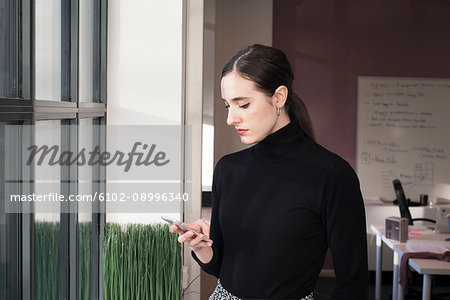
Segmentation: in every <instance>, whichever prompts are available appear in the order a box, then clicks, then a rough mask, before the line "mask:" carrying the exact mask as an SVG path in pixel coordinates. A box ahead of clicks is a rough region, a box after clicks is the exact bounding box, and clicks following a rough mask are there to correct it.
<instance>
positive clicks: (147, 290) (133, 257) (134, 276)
mask: <svg viewBox="0 0 450 300" xmlns="http://www.w3.org/2000/svg"><path fill="white" fill-rule="evenodd" d="M180 272H181V246H180V244H179V243H178V241H177V236H176V235H175V234H171V233H169V226H168V225H166V224H150V225H144V224H128V225H119V224H115V223H107V224H106V225H105V237H104V240H103V281H104V294H105V299H106V300H109V299H113V300H116V299H117V300H125V299H149V300H178V299H180V291H181V287H180Z"/></svg>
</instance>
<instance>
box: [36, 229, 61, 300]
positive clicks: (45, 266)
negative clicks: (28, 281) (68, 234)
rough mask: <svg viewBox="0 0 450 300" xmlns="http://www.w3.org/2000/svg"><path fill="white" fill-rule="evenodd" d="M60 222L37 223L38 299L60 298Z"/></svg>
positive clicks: (50, 299)
mask: <svg viewBox="0 0 450 300" xmlns="http://www.w3.org/2000/svg"><path fill="white" fill-rule="evenodd" d="M59 234H60V225H59V222H44V221H39V222H36V223H35V233H34V239H35V240H34V251H35V257H34V259H35V278H36V287H35V295H36V299H38V300H41V299H42V300H52V299H59V238H60V236H59Z"/></svg>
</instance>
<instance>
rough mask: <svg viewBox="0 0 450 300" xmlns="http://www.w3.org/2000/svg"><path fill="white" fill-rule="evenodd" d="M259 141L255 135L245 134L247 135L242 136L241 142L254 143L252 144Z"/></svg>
mask: <svg viewBox="0 0 450 300" xmlns="http://www.w3.org/2000/svg"><path fill="white" fill-rule="evenodd" d="M257 142H258V141H257V140H256V139H255V138H254V137H250V136H245V135H242V136H241V143H242V144H245V145H252V144H256V143H257Z"/></svg>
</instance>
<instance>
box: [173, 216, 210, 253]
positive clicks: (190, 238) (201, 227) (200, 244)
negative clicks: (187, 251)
mask: <svg viewBox="0 0 450 300" xmlns="http://www.w3.org/2000/svg"><path fill="white" fill-rule="evenodd" d="M184 224H185V225H186V226H188V227H189V228H192V229H193V230H195V231H197V232H199V233H200V234H199V235H198V236H195V234H194V233H193V232H192V231H184V230H183V229H181V228H179V227H178V225H175V224H172V225H171V226H170V228H169V231H170V232H172V233H178V234H179V236H178V242H180V243H185V244H187V245H189V247H191V249H192V250H193V251H195V252H196V253H197V252H199V251H201V250H202V249H203V248H211V246H212V243H211V242H205V241H202V239H203V237H204V236H208V237H209V225H208V224H207V223H206V222H205V221H203V220H201V219H200V220H197V221H195V222H193V223H184ZM205 250H206V249H205ZM201 252H203V251H201Z"/></svg>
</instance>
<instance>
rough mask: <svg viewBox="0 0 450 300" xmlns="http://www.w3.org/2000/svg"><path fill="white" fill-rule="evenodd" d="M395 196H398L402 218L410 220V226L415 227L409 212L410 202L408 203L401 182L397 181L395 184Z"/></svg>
mask: <svg viewBox="0 0 450 300" xmlns="http://www.w3.org/2000/svg"><path fill="white" fill-rule="evenodd" d="M392 183H393V184H394V190H395V195H396V196H397V202H398V207H399V209H400V216H401V217H402V218H407V219H408V225H413V219H412V217H411V213H410V212H409V208H408V202H407V201H406V197H405V192H404V191H403V187H402V183H401V182H400V180H398V179H395V180H394V181H393V182H392Z"/></svg>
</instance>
